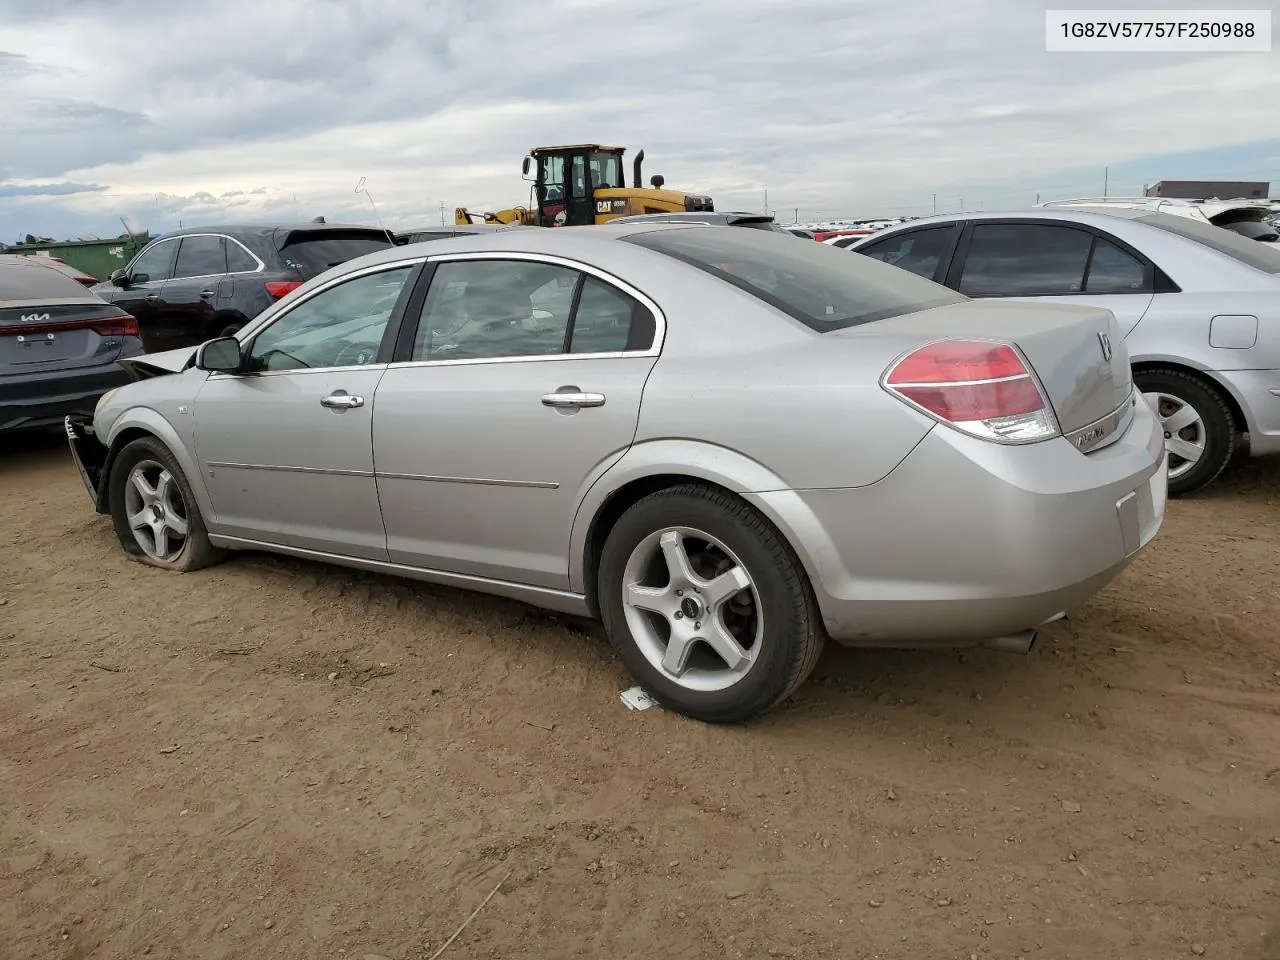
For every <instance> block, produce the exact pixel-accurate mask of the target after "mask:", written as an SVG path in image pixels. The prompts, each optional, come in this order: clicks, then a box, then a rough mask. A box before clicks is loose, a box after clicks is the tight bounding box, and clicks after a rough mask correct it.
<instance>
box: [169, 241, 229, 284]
mask: <svg viewBox="0 0 1280 960" xmlns="http://www.w3.org/2000/svg"><path fill="white" fill-rule="evenodd" d="M224 242H225V241H223V239H222V238H221V237H209V236H195V237H183V238H182V240H180V241H179V243H180V244H181V246H179V247H178V262H177V263H176V264H175V265H174V268H173V277H174V279H175V280H180V279H182V278H183V277H211V276H218V275H220V274H223V273H226V272H227V251H226V247H225V246H224V245H223V244H224Z"/></svg>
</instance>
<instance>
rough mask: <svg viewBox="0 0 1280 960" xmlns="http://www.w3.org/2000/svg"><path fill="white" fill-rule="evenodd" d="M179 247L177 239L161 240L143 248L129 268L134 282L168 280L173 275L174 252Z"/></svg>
mask: <svg viewBox="0 0 1280 960" xmlns="http://www.w3.org/2000/svg"><path fill="white" fill-rule="evenodd" d="M177 247H178V242H177V241H176V240H161V241H159V242H158V243H153V244H152V245H151V246H150V247H148V248H147V249H146V250H143V251H142V253H141V254H140V255H139V257H138V259H137V260H135V261H134V262H133V266H132V267H130V268H129V276H130V277H131V278H132V280H133V282H134V283H155V282H156V281H157V280H168V279H169V278H170V277H171V276H172V275H173V270H172V267H173V253H174V251H175V250H176V249H177Z"/></svg>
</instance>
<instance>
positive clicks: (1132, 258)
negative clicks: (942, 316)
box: [849, 201, 1280, 496]
mask: <svg viewBox="0 0 1280 960" xmlns="http://www.w3.org/2000/svg"><path fill="white" fill-rule="evenodd" d="M1152 202H1153V203H1154V202H1155V201H1152ZM849 249H850V250H853V251H854V252H856V253H860V254H864V255H866V256H868V257H873V258H875V259H877V260H883V261H885V262H887V263H892V264H894V265H896V266H899V267H902V268H903V269H905V270H910V271H911V272H912V273H915V274H917V275H919V276H924V277H928V278H930V279H934V280H937V281H939V282H941V283H945V284H946V285H947V286H949V287H952V288H954V289H956V290H959V291H960V292H961V293H963V294H966V295H968V296H971V297H974V298H982V299H984V300H990V299H994V298H1000V299H1010V300H1012V299H1019V300H1023V301H1025V302H1029V303H1073V304H1083V305H1086V306H1093V307H1100V308H1103V309H1106V310H1110V311H1111V312H1112V313H1114V314H1115V315H1116V319H1117V320H1118V321H1119V323H1120V330H1121V332H1122V333H1123V334H1124V337H1125V343H1126V346H1127V347H1128V350H1129V357H1130V360H1131V361H1132V363H1133V372H1134V379H1135V380H1136V381H1137V384H1138V388H1139V389H1140V390H1142V391H1143V393H1145V394H1146V395H1147V398H1148V400H1149V401H1150V402H1151V403H1152V404H1153V405H1154V406H1155V408H1156V411H1157V412H1158V414H1159V416H1160V419H1161V421H1162V422H1163V425H1164V431H1165V437H1166V438H1167V441H1168V448H1169V492H1170V494H1173V495H1175V496H1176V495H1179V494H1184V493H1190V492H1191V491H1193V490H1198V489H1200V488H1201V487H1204V486H1205V485H1206V484H1208V483H1210V482H1212V481H1213V480H1214V479H1215V478H1216V477H1217V476H1218V475H1219V474H1221V473H1222V471H1223V470H1224V469H1225V468H1226V466H1227V464H1228V463H1229V462H1230V461H1231V457H1232V455H1233V454H1234V452H1235V450H1236V446H1237V437H1238V435H1241V434H1244V435H1247V436H1248V439H1249V452H1250V453H1251V454H1252V455H1254V456H1260V455H1262V454H1271V453H1280V248H1277V247H1276V246H1275V245H1274V244H1270V243H1259V242H1257V241H1256V240H1251V239H1249V238H1247V237H1244V236H1241V235H1240V234H1238V233H1233V232H1232V231H1230V230H1226V229H1223V228H1222V227H1216V226H1213V225H1212V224H1209V223H1206V222H1203V221H1198V220H1194V219H1191V218H1189V217H1183V216H1173V215H1171V214H1168V213H1160V212H1153V211H1152V210H1149V209H1141V208H1140V209H1133V210H1126V209H1120V208H1116V207H1095V208H1088V207H1084V206H1081V207H1080V208H1078V209H1070V208H1066V207H1041V208H1036V209H1035V210H1031V211H1026V212H1022V213H979V214H959V215H948V216H940V217H930V218H928V219H925V220H915V221H912V222H911V223H909V224H904V225H902V226H899V227H893V228H890V229H889V230H885V231H883V232H881V233H878V234H876V235H875V236H872V237H867V238H866V239H864V240H860V241H858V242H857V243H854V244H852V245H851V246H850V248H849Z"/></svg>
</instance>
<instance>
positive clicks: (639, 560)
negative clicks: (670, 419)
mask: <svg viewBox="0 0 1280 960" xmlns="http://www.w3.org/2000/svg"><path fill="white" fill-rule="evenodd" d="M598 591H599V593H598V596H599V604H600V612H601V616H602V618H603V620H604V624H605V629H606V631H607V632H608V635H609V640H610V642H611V643H612V644H613V646H614V648H615V649H616V650H617V651H618V654H619V656H620V657H621V658H622V659H623V661H624V662H625V663H626V664H627V666H628V668H629V669H630V670H631V672H632V674H633V675H634V676H635V677H636V678H637V679H638V680H639V681H640V684H641V685H642V686H643V687H644V688H645V689H646V690H647V691H648V692H649V693H650V694H651V695H652V696H653V697H654V699H656V700H657V701H658V702H659V703H662V704H663V705H665V706H667V707H669V708H671V709H672V710H675V711H677V712H679V713H683V714H685V715H686V716H690V717H694V718H695V719H698V720H705V721H709V722H713V723H732V722H736V721H740V720H746V719H749V718H751V717H753V716H756V715H758V714H760V713H763V712H764V711H766V710H768V709H769V708H770V707H772V706H774V705H775V704H777V703H778V702H780V701H781V700H783V699H784V698H786V697H787V696H789V695H790V694H791V693H792V692H793V691H794V690H795V689H796V688H797V687H799V686H800V684H801V683H803V682H804V680H805V678H806V677H808V676H809V674H810V673H811V672H812V671H813V668H814V665H815V664H816V663H817V661H818V655H819V654H820V653H821V652H822V646H823V642H824V640H825V637H826V634H825V631H824V630H823V627H822V621H821V617H820V615H819V612H818V607H817V602H816V601H815V599H814V596H813V590H812V588H811V587H810V584H809V580H808V577H807V576H806V574H805V571H804V568H803V567H802V566H801V564H800V561H799V560H798V558H797V557H796V555H795V553H794V551H793V550H792V549H791V547H790V545H789V544H788V543H787V542H786V540H785V539H784V538H783V537H782V535H781V534H780V533H778V531H777V530H776V529H775V528H774V527H773V525H772V524H771V523H769V522H768V520H767V519H765V518H764V517H763V516H761V515H760V514H759V513H758V512H757V511H756V510H754V509H753V508H752V507H750V506H749V505H748V504H746V503H744V502H743V501H742V500H740V499H738V498H737V497H734V496H732V495H731V494H728V493H725V492H723V491H720V490H717V489H714V488H712V487H708V486H704V485H701V484H688V485H683V486H679V487H672V488H669V489H666V490H662V491H659V492H658V493H655V494H652V495H650V496H648V497H645V498H644V499H643V500H641V501H639V502H638V503H636V504H635V505H633V506H632V507H631V508H630V509H628V510H627V512H626V513H624V514H623V515H622V517H621V518H620V519H619V520H618V522H617V524H616V525H615V526H614V528H613V530H612V531H611V532H610V533H609V537H608V540H607V541H606V542H605V545H604V550H603V552H602V556H601V559H600V573H599V579H598Z"/></svg>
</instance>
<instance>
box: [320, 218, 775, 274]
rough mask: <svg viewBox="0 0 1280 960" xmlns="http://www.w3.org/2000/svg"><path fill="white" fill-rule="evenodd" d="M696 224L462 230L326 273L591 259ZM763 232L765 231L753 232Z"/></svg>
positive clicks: (368, 255) (376, 253) (359, 259)
mask: <svg viewBox="0 0 1280 960" xmlns="http://www.w3.org/2000/svg"><path fill="white" fill-rule="evenodd" d="M705 229H708V228H707V227H705V226H701V225H699V224H692V223H679V222H676V223H670V222H666V223H664V222H656V221H655V222H646V223H617V224H615V223H602V224H596V225H591V226H579V227H559V228H556V227H521V228H518V229H514V230H495V231H493V232H487V231H486V232H484V233H459V234H458V235H457V236H453V237H442V238H440V239H438V240H423V241H421V242H418V243H408V244H404V245H403V246H396V247H391V248H388V249H386V250H376V251H374V252H373V253H366V254H364V255H363V256H360V257H356V258H355V259H353V260H348V261H347V262H346V263H343V264H340V265H339V266H336V267H333V268H331V269H330V271H326V275H334V276H336V275H338V274H342V273H348V272H351V271H354V270H359V269H363V268H365V267H371V266H376V265H378V264H380V263H394V262H398V261H403V260H406V259H412V258H413V257H415V256H424V257H425V256H442V255H444V254H449V253H541V254H546V255H548V256H563V257H568V258H570V259H579V260H584V261H586V262H588V263H590V262H591V259H592V256H593V254H603V253H605V252H606V251H607V249H608V247H609V246H610V245H611V244H613V243H614V242H615V241H618V240H621V239H623V238H625V237H631V236H636V235H639V234H643V233H656V232H660V231H664V230H705ZM751 232H761V231H751Z"/></svg>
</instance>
